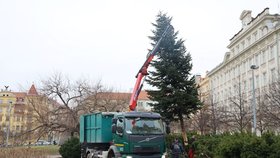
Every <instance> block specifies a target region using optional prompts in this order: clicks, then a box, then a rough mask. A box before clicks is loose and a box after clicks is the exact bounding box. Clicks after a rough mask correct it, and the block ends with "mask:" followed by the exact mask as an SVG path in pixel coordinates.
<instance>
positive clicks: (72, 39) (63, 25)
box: [0, 0, 280, 91]
mask: <svg viewBox="0 0 280 158" xmlns="http://www.w3.org/2000/svg"><path fill="white" fill-rule="evenodd" d="M279 3H280V1H279V0H232V1H228V0H173V1H171V0H169V1H167V0H141V1H136V0H88V1H85V0H76V1H71V0H33V1H32V0H18V1H16V0H0V53H1V56H0V58H1V62H0V67H1V75H0V88H2V87H4V85H9V86H10V87H11V89H12V90H15V91H17V90H19V89H20V88H26V89H27V88H29V86H31V84H32V83H35V84H39V83H40V80H42V79H45V78H46V77H48V76H50V75H51V74H53V73H54V72H61V73H63V74H66V75H68V76H69V78H70V79H73V80H76V79H78V78H87V79H90V80H92V82H94V81H96V80H98V79H101V80H102V83H103V84H104V85H108V86H113V87H115V88H116V89H118V90H120V91H128V90H130V89H132V88H133V86H134V82H135V78H134V77H135V75H136V73H137V71H138V70H139V68H140V66H141V65H142V64H143V62H144V60H145V57H146V54H147V49H148V48H150V40H149V39H148V38H147V36H149V35H151V30H152V29H153V26H152V25H151V23H152V22H155V18H156V15H157V14H158V12H159V11H163V12H166V13H168V15H169V16H172V17H173V23H172V24H173V26H174V28H175V30H179V37H180V38H183V39H185V45H186V47H187V49H188V51H189V52H190V53H191V55H192V58H193V65H194V67H193V73H194V74H202V75H203V74H204V73H205V72H206V70H211V69H213V68H214V67H215V66H216V65H218V64H219V63H220V62H222V60H223V56H224V53H225V52H226V51H228V50H227V48H226V47H227V45H228V44H229V39H230V38H231V37H233V35H234V34H236V33H237V32H238V31H239V30H240V29H241V21H240V20H239V16H240V14H241V12H242V11H243V10H245V9H246V10H252V15H253V16H254V17H255V16H256V15H257V14H258V13H260V12H261V11H263V9H264V8H266V7H269V8H270V13H273V14H274V13H279V11H280V9H279Z"/></svg>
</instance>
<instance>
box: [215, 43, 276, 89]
mask: <svg viewBox="0 0 280 158" xmlns="http://www.w3.org/2000/svg"><path fill="white" fill-rule="evenodd" d="M276 49H277V48H276V45H273V46H270V47H268V48H267V49H265V50H263V51H260V52H259V53H256V54H255V55H254V56H253V57H251V58H248V59H246V60H244V61H242V62H241V63H240V64H238V65H237V66H235V67H234V68H232V69H230V70H227V71H226V72H225V73H224V75H223V74H220V75H217V77H214V79H213V81H212V85H219V84H223V83H225V82H228V81H230V80H231V79H232V78H234V77H236V76H239V75H240V74H243V73H246V72H248V71H250V67H251V65H262V64H265V63H267V62H268V61H270V60H273V59H275V57H276ZM267 57H268V58H267Z"/></svg>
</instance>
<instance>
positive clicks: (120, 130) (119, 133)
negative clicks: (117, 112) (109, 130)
mask: <svg viewBox="0 0 280 158" xmlns="http://www.w3.org/2000/svg"><path fill="white" fill-rule="evenodd" d="M117 134H118V135H120V136H122V135H123V128H122V127H119V126H118V127H117Z"/></svg>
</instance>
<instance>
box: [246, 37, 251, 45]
mask: <svg viewBox="0 0 280 158" xmlns="http://www.w3.org/2000/svg"><path fill="white" fill-rule="evenodd" d="M250 44H251V37H248V38H247V46H249V45H250Z"/></svg>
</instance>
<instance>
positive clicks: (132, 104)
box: [129, 25, 173, 111]
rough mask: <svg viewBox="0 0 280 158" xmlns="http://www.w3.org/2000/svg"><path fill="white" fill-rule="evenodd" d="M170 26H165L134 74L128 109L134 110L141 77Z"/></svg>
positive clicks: (145, 73) (140, 86)
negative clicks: (134, 79) (134, 80)
mask: <svg viewBox="0 0 280 158" xmlns="http://www.w3.org/2000/svg"><path fill="white" fill-rule="evenodd" d="M172 28H173V27H172V26H171V25H168V26H167V28H166V29H165V31H164V32H163V34H162V35H161V37H160V39H159V40H158V42H157V43H156V45H155V46H154V48H153V49H152V51H151V52H149V53H148V55H147V59H146V61H145V62H144V64H143V66H142V67H141V68H140V70H139V71H138V73H137V75H136V76H135V77H136V78H137V79H136V83H135V85H134V88H133V92H132V95H131V98H130V102H129V109H130V111H134V110H135V108H136V106H137V100H138V96H139V93H140V92H141V89H142V87H143V83H141V82H142V79H143V77H144V76H146V75H148V73H147V69H148V67H149V65H150V63H151V61H152V60H153V58H154V56H155V55H156V53H157V52H158V49H159V45H160V43H161V42H162V40H163V38H165V36H166V34H167V32H168V31H169V30H170V29H172ZM140 84H141V85H140Z"/></svg>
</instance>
